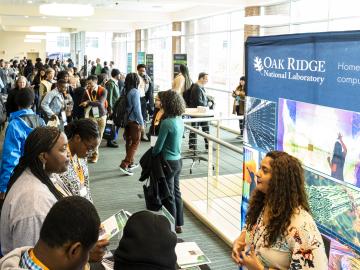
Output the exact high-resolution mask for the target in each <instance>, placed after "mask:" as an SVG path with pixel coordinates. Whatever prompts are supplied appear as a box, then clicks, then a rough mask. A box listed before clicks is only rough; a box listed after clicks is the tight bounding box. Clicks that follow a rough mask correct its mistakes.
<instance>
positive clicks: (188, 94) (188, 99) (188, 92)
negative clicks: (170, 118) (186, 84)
mask: <svg viewBox="0 0 360 270" xmlns="http://www.w3.org/2000/svg"><path fill="white" fill-rule="evenodd" d="M193 85H194V84H193V83H192V84H191V86H190V88H189V89H186V90H185V91H184V93H183V98H184V100H185V103H186V107H190V106H191V89H192V88H193Z"/></svg>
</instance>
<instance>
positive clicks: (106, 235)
mask: <svg viewBox="0 0 360 270" xmlns="http://www.w3.org/2000/svg"><path fill="white" fill-rule="evenodd" d="M127 220H128V215H127V214H126V212H125V211H124V210H123V209H121V210H120V211H119V212H118V213H116V214H115V215H112V216H111V217H109V218H108V219H106V220H105V221H103V222H102V223H101V225H100V233H99V240H102V239H108V240H109V239H111V238H113V237H114V236H115V235H116V234H118V233H119V232H120V231H122V230H123V229H124V227H125V224H126V221H127Z"/></svg>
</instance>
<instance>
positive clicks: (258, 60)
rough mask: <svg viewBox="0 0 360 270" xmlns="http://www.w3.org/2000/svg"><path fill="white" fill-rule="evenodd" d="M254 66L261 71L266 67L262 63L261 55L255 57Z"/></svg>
mask: <svg viewBox="0 0 360 270" xmlns="http://www.w3.org/2000/svg"><path fill="white" fill-rule="evenodd" d="M254 68H255V70H256V71H259V72H260V73H261V71H262V70H263V69H264V67H263V65H262V60H261V58H260V57H258V56H256V57H255V58H254Z"/></svg>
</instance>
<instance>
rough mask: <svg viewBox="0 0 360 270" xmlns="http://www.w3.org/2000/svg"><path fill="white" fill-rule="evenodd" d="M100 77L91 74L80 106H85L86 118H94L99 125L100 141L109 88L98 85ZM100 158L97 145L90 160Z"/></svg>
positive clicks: (104, 122)
mask: <svg viewBox="0 0 360 270" xmlns="http://www.w3.org/2000/svg"><path fill="white" fill-rule="evenodd" d="M97 83H98V78H97V76H95V75H91V76H89V77H88V79H87V86H86V90H85V93H84V96H83V98H82V102H81V104H80V105H79V106H82V107H84V108H85V118H91V119H93V120H94V121H95V122H96V123H97V124H98V125H99V132H100V143H101V140H102V137H103V134H104V130H105V125H106V114H107V106H108V105H107V100H106V98H107V90H106V89H105V88H104V87H102V86H100V85H98V84H97ZM98 159H99V145H98V146H97V147H96V151H94V153H93V155H92V156H91V157H90V158H89V162H91V163H96V162H97V161H98Z"/></svg>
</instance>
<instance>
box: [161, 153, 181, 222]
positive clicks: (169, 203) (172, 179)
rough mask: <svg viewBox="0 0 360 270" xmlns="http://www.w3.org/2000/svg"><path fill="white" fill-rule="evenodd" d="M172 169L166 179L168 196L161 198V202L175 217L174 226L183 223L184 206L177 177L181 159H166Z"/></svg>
mask: <svg viewBox="0 0 360 270" xmlns="http://www.w3.org/2000/svg"><path fill="white" fill-rule="evenodd" d="M167 162H168V163H169V166H170V168H171V170H172V174H171V175H170V176H169V177H168V178H167V179H166V183H167V185H168V187H169V190H170V194H171V195H170V196H169V197H168V198H166V199H164V200H162V204H163V205H164V206H165V207H166V209H167V210H168V211H169V212H170V214H171V215H172V216H173V217H174V218H175V226H182V225H184V207H183V201H182V199H181V192H180V183H179V177H180V172H181V168H182V159H179V160H167Z"/></svg>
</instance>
